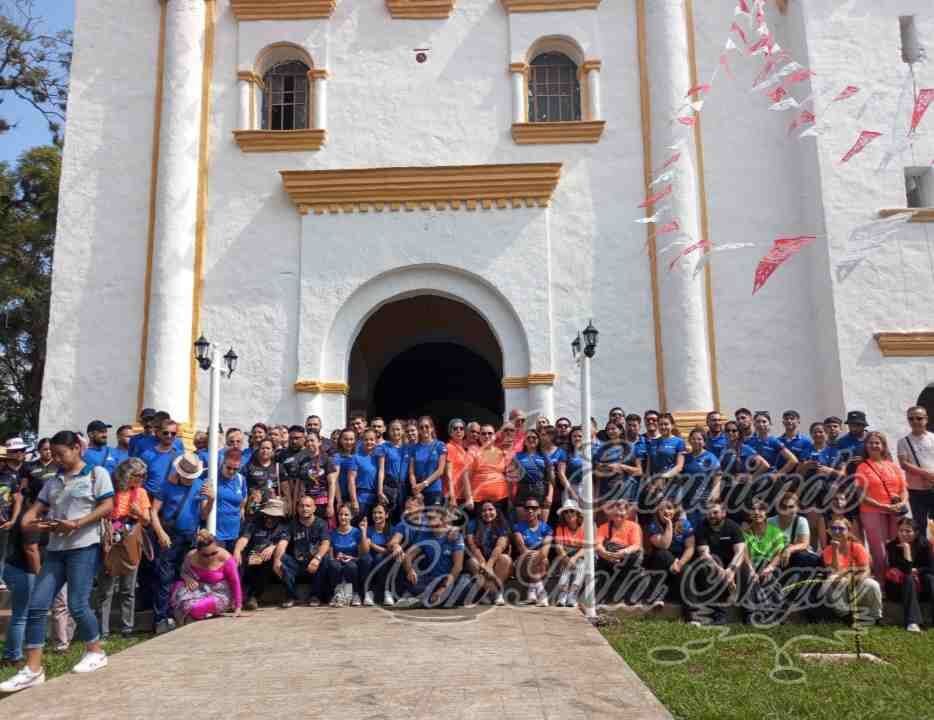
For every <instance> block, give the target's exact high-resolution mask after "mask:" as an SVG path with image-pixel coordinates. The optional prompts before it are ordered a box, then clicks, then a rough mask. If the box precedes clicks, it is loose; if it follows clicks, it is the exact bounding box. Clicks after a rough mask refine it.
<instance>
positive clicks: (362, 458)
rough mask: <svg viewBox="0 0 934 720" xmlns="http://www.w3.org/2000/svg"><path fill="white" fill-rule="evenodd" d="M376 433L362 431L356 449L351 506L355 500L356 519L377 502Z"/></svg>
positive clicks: (368, 430)
mask: <svg viewBox="0 0 934 720" xmlns="http://www.w3.org/2000/svg"><path fill="white" fill-rule="evenodd" d="M378 439H379V437H378V435H377V432H376V431H375V430H373V429H372V428H367V429H366V430H364V431H363V433H362V434H361V437H360V441H359V442H358V443H357V447H356V457H355V460H356V462H357V473H356V475H354V481H353V492H354V495H352V496H351V499H350V501H351V504H353V503H354V500H356V504H357V508H358V509H357V517H358V518H365V517H366V516H367V515H368V514H369V513H370V509H371V508H372V507H373V506H374V505H375V504H376V502H377V500H378V496H377V490H378V489H379V487H378V486H379V479H378V475H379V469H378V462H379V455H378V453H377V452H376V447H377V445H376V442H377V440H378Z"/></svg>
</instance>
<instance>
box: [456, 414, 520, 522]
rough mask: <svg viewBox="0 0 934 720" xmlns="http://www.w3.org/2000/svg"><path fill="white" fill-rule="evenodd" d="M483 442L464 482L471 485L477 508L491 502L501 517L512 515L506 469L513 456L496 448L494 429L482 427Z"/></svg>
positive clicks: (498, 447)
mask: <svg viewBox="0 0 934 720" xmlns="http://www.w3.org/2000/svg"><path fill="white" fill-rule="evenodd" d="M480 438H481V442H482V443H483V444H482V445H481V446H480V449H479V450H477V452H476V453H475V454H474V456H473V460H472V462H471V464H470V466H469V467H468V468H467V471H466V477H465V482H467V483H469V484H470V494H471V497H473V500H474V506H475V507H476V506H477V505H479V504H482V503H485V502H491V503H493V504H494V505H496V507H497V509H498V511H499V513H500V514H501V515H503V516H505V515H506V514H507V513H508V511H509V484H508V482H507V479H506V469H507V468H508V467H509V465H510V462H511V458H512V455H511V453H509V452H508V451H506V450H504V449H503V448H502V447H500V446H499V445H497V444H496V431H495V430H494V429H493V426H492V425H481V426H480ZM510 442H511V441H510Z"/></svg>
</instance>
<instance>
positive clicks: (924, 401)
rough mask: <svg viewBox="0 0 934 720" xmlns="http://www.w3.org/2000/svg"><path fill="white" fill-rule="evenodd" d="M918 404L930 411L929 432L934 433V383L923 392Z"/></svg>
mask: <svg viewBox="0 0 934 720" xmlns="http://www.w3.org/2000/svg"><path fill="white" fill-rule="evenodd" d="M916 404H917V405H920V406H921V407H923V408H924V409H925V410H927V411H928V430H929V431H931V432H934V383H931V384H930V385H928V386H927V387H926V388H924V390H922V391H921V394H920V395H919V396H918V402H917V403H916Z"/></svg>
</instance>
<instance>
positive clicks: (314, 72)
mask: <svg viewBox="0 0 934 720" xmlns="http://www.w3.org/2000/svg"><path fill="white" fill-rule="evenodd" d="M330 76H331V75H330V73H329V72H328V70H327V68H312V69H311V70H309V71H308V79H309V80H312V81H314V80H327V79H328V78H329V77H330Z"/></svg>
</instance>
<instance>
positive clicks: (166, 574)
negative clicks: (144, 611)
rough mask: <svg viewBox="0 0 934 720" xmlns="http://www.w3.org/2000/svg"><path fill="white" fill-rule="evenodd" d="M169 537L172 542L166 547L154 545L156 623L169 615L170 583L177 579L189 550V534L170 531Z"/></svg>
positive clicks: (153, 596)
mask: <svg viewBox="0 0 934 720" xmlns="http://www.w3.org/2000/svg"><path fill="white" fill-rule="evenodd" d="M169 539H170V540H171V541H172V544H171V545H170V546H169V547H167V548H163V547H161V546H160V545H158V544H157V545H156V558H155V566H156V567H155V569H156V572H155V578H154V579H153V580H154V587H153V593H152V615H153V620H154V621H155V622H157V623H158V622H160V621H162V620H166V619H168V618H169V617H170V614H169V595H170V594H171V593H172V585H173V583H174V582H175V581H176V580H178V577H179V571H180V570H181V567H182V561H183V560H184V559H185V555H187V554H188V551H189V550H191V540H192V536H191V535H188V534H176V533H171V532H170V533H169Z"/></svg>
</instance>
